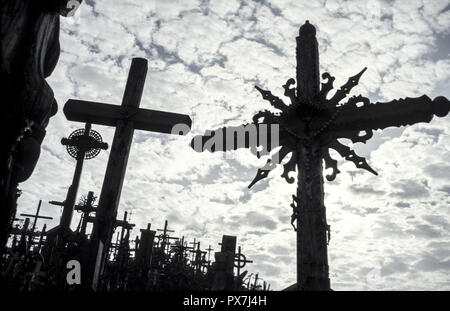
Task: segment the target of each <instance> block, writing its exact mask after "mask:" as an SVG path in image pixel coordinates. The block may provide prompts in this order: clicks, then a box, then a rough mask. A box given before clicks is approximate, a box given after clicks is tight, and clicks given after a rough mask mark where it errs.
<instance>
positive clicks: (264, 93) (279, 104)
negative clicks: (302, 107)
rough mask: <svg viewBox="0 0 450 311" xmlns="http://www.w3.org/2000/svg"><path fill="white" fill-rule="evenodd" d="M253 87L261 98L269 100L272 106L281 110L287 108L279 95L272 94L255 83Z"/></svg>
mask: <svg viewBox="0 0 450 311" xmlns="http://www.w3.org/2000/svg"><path fill="white" fill-rule="evenodd" d="M255 89H257V90H258V91H259V92H260V93H261V95H262V97H263V99H265V100H267V101H268V102H270V104H271V105H272V106H273V107H275V108H277V109H279V110H281V111H286V109H287V108H288V106H286V104H285V103H284V102H283V101H282V100H281V99H280V98H279V97H276V96H274V95H272V93H271V92H270V91H266V90H263V89H261V88H260V87H258V86H257V85H255Z"/></svg>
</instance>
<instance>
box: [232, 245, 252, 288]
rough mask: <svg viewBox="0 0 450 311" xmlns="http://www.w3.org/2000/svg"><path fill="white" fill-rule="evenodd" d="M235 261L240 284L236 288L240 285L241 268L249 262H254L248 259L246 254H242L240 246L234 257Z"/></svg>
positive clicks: (237, 279)
mask: <svg viewBox="0 0 450 311" xmlns="http://www.w3.org/2000/svg"><path fill="white" fill-rule="evenodd" d="M234 261H235V263H234V266H235V267H236V268H237V278H236V281H237V285H238V286H236V289H238V287H239V286H240V282H239V279H240V276H241V269H242V268H244V267H245V265H246V264H247V263H253V261H252V260H247V257H246V256H245V255H244V254H242V252H241V247H240V246H239V247H238V252H237V254H236V255H235V257H234Z"/></svg>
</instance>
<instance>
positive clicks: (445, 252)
mask: <svg viewBox="0 0 450 311" xmlns="http://www.w3.org/2000/svg"><path fill="white" fill-rule="evenodd" d="M307 19H308V20H310V22H311V23H312V24H314V25H315V26H316V28H317V36H318V41H319V49H320V55H321V59H320V70H321V72H325V71H327V72H330V73H331V74H332V75H333V76H335V77H336V81H335V86H339V85H342V84H343V83H345V82H346V81H347V78H348V77H349V76H351V75H354V74H356V73H357V72H359V71H360V70H361V69H362V68H363V67H365V66H367V67H368V70H367V71H366V73H365V74H364V75H363V77H362V78H361V82H360V85H359V86H358V87H356V88H354V89H353V91H352V93H351V94H353V95H358V94H362V95H366V96H368V97H370V98H371V100H372V101H373V102H376V101H390V100H392V99H396V98H401V97H406V96H409V97H414V96H420V95H422V94H427V95H429V96H430V97H432V98H434V97H436V96H438V95H444V96H447V97H448V98H450V91H449V84H450V5H449V2H448V1H446V0H443V1H441V0H427V1H426V0H423V1H411V0H400V1H377V0H373V1H339V0H329V1H324V0H322V1H303V0H302V1H299V0H296V1H293V0H277V1H270V2H269V1H245V2H238V1H231V0H228V1H215V0H214V1H213V0H201V1H196V0H182V1H181V0H178V1H176V0H157V1H156V2H155V1H149V0H109V1H106V0H95V1H93V0H85V1H84V3H83V4H82V6H81V7H80V8H79V10H78V11H77V13H76V15H75V16H74V17H72V18H62V27H61V47H62V52H61V57H60V61H59V63H58V66H57V67H56V70H55V71H54V73H53V74H52V76H51V77H50V78H49V79H48V81H49V83H50V85H51V86H52V88H53V89H54V91H55V94H56V99H57V101H58V103H59V107H60V110H59V112H58V114H57V115H56V116H55V117H54V118H53V119H52V120H51V122H50V125H49V126H48V133H47V136H46V138H45V140H44V144H43V148H42V153H41V158H40V161H39V163H38V165H37V168H36V170H35V173H34V175H33V176H32V177H31V178H30V179H29V180H28V181H27V182H25V183H23V184H22V185H21V188H22V190H23V195H22V196H21V197H20V199H19V206H20V209H19V212H25V211H26V212H32V211H34V210H35V207H36V205H37V202H38V200H39V199H42V200H43V201H44V202H45V203H44V204H43V207H42V212H43V213H44V214H47V215H53V216H54V217H55V221H53V222H51V223H50V224H51V226H53V225H55V224H56V223H57V221H58V220H59V215H60V212H61V211H60V209H59V208H57V207H55V206H51V205H49V204H47V203H46V202H48V201H49V200H63V199H64V198H65V193H66V191H67V188H68V186H69V185H70V183H71V180H72V174H73V171H74V168H75V160H74V159H73V158H71V157H70V156H69V155H68V154H67V153H66V151H65V148H64V147H63V146H62V145H61V144H60V140H61V138H62V137H64V136H67V135H69V134H70V133H71V132H72V131H73V130H75V129H78V128H82V127H83V124H81V123H72V122H68V121H67V120H66V119H65V117H64V115H63V113H62V107H63V105H64V103H65V102H66V101H67V100H68V99H69V98H76V99H84V100H92V101H99V102H106V103H111V104H117V105H119V104H120V103H121V98H122V94H123V91H124V87H125V82H126V76H127V74H128V69H129V66H130V62H131V58H132V57H144V58H146V59H148V60H149V72H148V75H147V80H146V86H145V90H144V95H143V98H142V102H141V107H143V108H149V109H157V110H165V111H172V112H179V113H185V114H189V115H190V116H191V118H192V120H193V126H192V131H191V133H190V134H189V135H188V136H187V137H178V136H169V135H164V134H158V133H149V132H142V131H136V132H135V135H134V140H133V145H132V148H131V154H130V158H129V162H128V169H127V174H126V179H125V182H124V187H123V192H122V197H121V202H120V210H119V214H120V215H121V214H122V213H123V211H125V210H127V211H129V212H130V211H132V213H133V214H132V222H134V223H136V226H137V227H138V228H139V227H141V228H142V227H144V226H145V225H146V223H148V222H150V223H152V228H161V227H162V226H163V224H164V220H165V219H168V220H169V226H170V228H171V229H174V230H176V233H177V234H180V235H181V234H184V235H185V236H187V237H188V238H189V239H193V238H194V237H196V238H197V239H198V240H200V241H201V243H202V246H204V247H207V246H208V245H209V244H211V245H212V246H213V248H215V249H216V250H217V249H219V247H220V246H218V245H217V243H218V242H220V240H221V236H222V234H232V235H237V238H238V244H239V245H241V246H242V249H243V252H244V253H245V254H246V255H247V258H248V259H251V260H253V261H254V263H253V264H249V265H248V266H247V267H248V269H249V271H250V273H256V272H259V273H260V276H261V277H262V278H263V279H264V280H266V281H268V282H269V283H271V284H272V288H274V289H283V288H284V287H287V286H289V285H291V284H293V283H294V282H295V260H296V256H295V232H294V231H293V229H292V227H291V225H290V215H291V208H290V206H289V204H290V202H291V195H292V194H294V193H295V184H292V185H291V184H287V183H286V182H285V181H284V179H282V178H281V177H280V175H281V173H282V170H281V169H280V168H278V169H276V171H275V172H272V173H271V174H270V178H267V179H266V180H264V181H262V182H260V183H259V184H257V185H256V186H255V187H254V188H252V189H251V190H248V189H247V185H248V184H249V182H250V181H251V180H252V179H253V177H254V175H255V173H256V170H257V168H259V167H261V166H262V165H263V164H264V163H265V160H266V159H259V160H258V159H256V158H255V157H254V156H253V155H252V154H251V153H250V151H248V150H239V151H237V152H232V153H228V154H227V155H224V154H221V153H217V154H211V153H208V152H206V153H196V152H194V151H193V150H191V149H190V147H189V142H190V139H191V138H192V137H193V135H197V134H201V133H203V132H204V131H205V130H207V129H214V128H217V127H220V126H222V125H239V124H241V123H243V122H248V121H250V120H251V117H252V116H253V114H255V113H256V112H257V111H259V110H263V109H270V106H269V104H268V103H267V102H265V101H263V100H262V99H261V97H260V94H259V93H258V92H257V91H256V90H255V89H254V85H255V84H256V85H259V86H261V87H263V88H265V89H270V90H272V92H273V93H274V94H276V95H278V96H280V97H282V94H283V89H282V87H281V86H282V84H284V83H285V82H286V80H287V79H288V78H291V77H295V42H296V41H295V37H296V36H297V35H298V28H299V27H300V26H301V24H303V23H304V22H305V20H307ZM93 129H95V130H97V131H99V132H100V133H101V134H102V136H103V138H104V140H105V141H107V142H108V143H111V141H112V136H113V133H114V129H113V128H109V127H103V126H95V125H94V126H93ZM449 132H450V119H449V118H448V117H447V118H442V119H439V118H437V119H434V120H433V121H432V122H431V124H417V125H414V126H410V127H408V128H398V129H388V130H385V131H383V132H382V133H381V132H379V133H376V134H375V136H374V138H372V139H371V141H370V142H369V143H367V144H366V145H360V144H356V145H355V146H354V148H355V149H356V151H357V153H359V154H360V155H362V156H366V157H367V158H368V163H369V164H370V165H371V166H372V167H373V168H374V169H375V170H377V171H378V173H379V176H378V177H376V176H373V175H372V174H370V173H368V172H366V171H362V170H357V169H356V168H355V166H354V165H353V163H345V162H343V161H340V163H339V164H340V166H339V168H340V170H341V172H342V173H341V174H339V175H338V177H337V178H336V180H335V181H333V182H327V183H326V185H325V189H326V198H325V204H326V207H327V212H328V223H329V224H330V225H331V230H332V232H331V243H330V246H329V263H330V278H331V284H332V288H333V289H335V290H388V289H389V290H444V289H445V290H450V273H449V272H450V235H449V233H448V230H449V229H450V225H449V221H450V214H449V204H450V162H449V159H450V147H449V146H450V136H449ZM108 155H109V152H108V151H107V152H102V153H101V154H100V155H99V156H98V157H97V158H95V159H93V160H89V161H86V162H85V169H84V171H83V177H82V182H81V186H80V191H79V194H80V195H81V194H84V193H87V191H89V190H92V191H94V192H95V193H96V194H99V193H100V189H101V185H102V182H103V176H104V172H105V168H106V163H107V159H108ZM335 158H339V156H335ZM77 217H78V216H77ZM77 219H78V218H75V219H74V223H73V226H76V220H77ZM134 234H138V232H137V230H136V231H135V233H134Z"/></svg>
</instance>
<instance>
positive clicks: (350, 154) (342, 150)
mask: <svg viewBox="0 0 450 311" xmlns="http://www.w3.org/2000/svg"><path fill="white" fill-rule="evenodd" d="M329 147H330V148H332V149H334V150H336V151H337V152H338V153H339V154H340V155H341V156H342V157H343V158H345V159H346V160H348V161H352V162H353V163H355V166H356V167H357V168H362V169H365V170H366V171H369V172H371V173H372V174H374V175H378V173H377V172H376V171H375V170H374V169H373V168H371V167H370V166H369V164H367V162H366V159H365V158H363V157H360V156H358V155H357V154H356V153H355V151H354V150H352V149H350V147H347V146H345V145H343V144H341V143H340V142H338V141H337V140H335V141H334V142H333V143H332V144H331V145H330V146H329Z"/></svg>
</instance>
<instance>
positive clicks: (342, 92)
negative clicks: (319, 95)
mask: <svg viewBox="0 0 450 311" xmlns="http://www.w3.org/2000/svg"><path fill="white" fill-rule="evenodd" d="M366 70H367V67H365V68H364V69H363V70H361V72H360V73H358V74H357V75H355V76H353V77H350V78H349V79H348V81H347V83H345V84H344V85H343V86H341V88H340V89H339V90H338V91H337V92H336V94H334V96H333V97H332V98H331V99H330V100H329V102H330V103H332V104H334V105H335V106H337V105H338V104H339V102H340V101H341V100H342V99H344V98H345V97H346V96H347V94H348V93H350V91H351V90H352V88H354V87H355V86H356V85H358V83H359V79H360V78H361V76H362V75H363V73H364V72H365V71H366Z"/></svg>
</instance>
